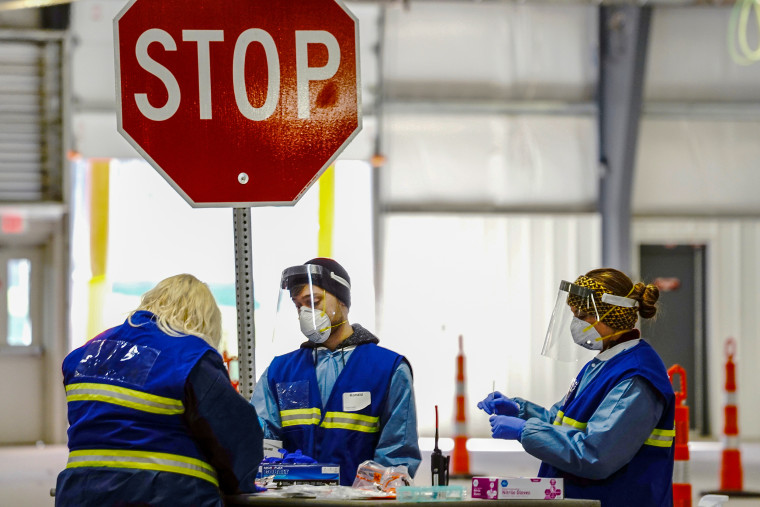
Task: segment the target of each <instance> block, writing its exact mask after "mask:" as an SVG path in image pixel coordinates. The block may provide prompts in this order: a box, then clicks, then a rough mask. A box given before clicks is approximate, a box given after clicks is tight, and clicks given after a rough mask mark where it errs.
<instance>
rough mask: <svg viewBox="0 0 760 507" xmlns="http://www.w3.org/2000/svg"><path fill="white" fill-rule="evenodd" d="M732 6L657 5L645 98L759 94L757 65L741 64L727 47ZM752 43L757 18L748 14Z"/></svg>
mask: <svg viewBox="0 0 760 507" xmlns="http://www.w3.org/2000/svg"><path fill="white" fill-rule="evenodd" d="M731 9H732V7H730V6H725V7H715V6H709V7H690V8H688V9H684V8H682V7H677V8H664V7H658V8H656V9H655V10H654V12H653V15H652V26H651V34H650V40H649V50H648V54H647V68H646V80H645V87H644V98H645V100H674V101H697V102H698V101H742V100H744V101H747V100H759V99H760V87H758V86H757V85H758V83H760V65H740V64H737V63H735V62H734V61H733V60H732V59H731V56H730V53H729V47H728V43H727V40H728V36H727V35H728V33H730V28H729V21H730V18H731ZM750 22H751V23H753V24H754V25H755V27H754V28H753V27H750V30H749V35H750V44H754V46H752V47H755V48H756V47H757V42H756V40H757V39H756V37H757V28H756V27H757V21H755V16H754V13H751V15H750Z"/></svg>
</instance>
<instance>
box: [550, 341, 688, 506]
mask: <svg viewBox="0 0 760 507" xmlns="http://www.w3.org/2000/svg"><path fill="white" fill-rule="evenodd" d="M589 364H591V363H588V364H586V366H584V367H583V369H582V370H581V372H580V373H579V374H578V377H577V378H576V381H575V382H574V384H573V385H574V386H577V385H578V383H580V381H581V379H582V378H583V375H584V373H585V372H586V369H587V368H588V366H589ZM634 376H638V377H642V378H644V379H646V380H647V381H648V382H649V383H650V384H651V385H652V386H653V387H654V389H655V390H656V391H657V392H658V393H659V394H660V396H662V398H663V399H664V400H665V409H664V410H663V413H662V416H661V417H660V420H659V421H658V422H657V425H656V426H655V429H654V430H653V431H652V434H651V435H650V436H649V438H648V439H647V440H646V441H645V442H644V445H642V446H641V449H640V450H639V451H638V452H637V453H636V454H635V455H634V457H633V459H631V461H630V462H629V463H628V464H626V465H624V466H623V467H622V468H621V469H620V470H618V471H616V472H615V473H613V474H612V475H611V476H609V477H607V478H606V479H601V480H592V479H586V478H583V477H577V476H575V475H572V474H569V473H566V472H563V471H562V470H560V469H558V468H555V467H554V466H552V465H549V464H548V463H545V462H544V463H541V468H540V469H539V472H538V475H539V477H562V478H564V487H565V497H566V498H586V499H592V500H593V499H598V500H601V502H602V506H603V507H604V506H608V507H611V506H615V507H618V506H631V507H633V506H636V507H640V506H647V507H672V505H673V488H672V483H673V452H674V448H673V440H674V438H675V426H674V415H675V395H674V394H673V387H672V386H671V384H670V380H669V379H668V374H667V371H666V369H665V365H664V364H663V363H662V359H660V356H658V355H657V352H655V351H654V349H653V348H652V347H651V346H650V345H649V344H648V343H646V342H644V341H641V342H640V343H639V344H638V345H636V346H634V347H632V348H630V349H628V350H625V351H623V352H621V353H619V354H617V355H616V356H614V357H612V358H611V359H609V360H608V361H607V364H605V365H604V368H602V370H601V371H600V372H599V374H598V376H597V377H595V378H594V380H593V381H591V382H590V383H589V384H588V385H587V386H586V387H584V389H583V391H582V392H581V393H580V394H577V391H576V390H575V389H573V390H572V391H571V392H570V393H568V395H567V397H566V399H565V402H564V404H563V405H562V408H561V409H560V411H559V412H558V413H557V416H556V418H555V420H554V424H555V425H565V426H570V427H573V428H576V429H579V430H581V431H583V430H584V429H585V428H586V424H587V423H588V421H589V419H590V418H591V416H592V415H593V414H594V412H595V411H596V409H597V408H598V407H599V405H600V404H601V403H602V400H603V399H604V397H605V396H606V395H607V394H608V393H609V392H610V391H611V390H612V389H613V388H614V387H615V386H616V385H617V384H619V383H620V382H621V381H623V380H625V379H628V378H631V377H634ZM576 394H577V395H576ZM608 452H614V451H613V450H610V451H608Z"/></svg>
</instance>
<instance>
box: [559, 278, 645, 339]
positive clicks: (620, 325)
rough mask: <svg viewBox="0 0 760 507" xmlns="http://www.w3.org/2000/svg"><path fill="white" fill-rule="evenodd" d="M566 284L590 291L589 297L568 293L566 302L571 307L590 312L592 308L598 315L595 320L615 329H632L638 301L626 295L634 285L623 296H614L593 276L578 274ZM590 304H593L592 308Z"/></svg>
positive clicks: (635, 318) (629, 293) (636, 316)
mask: <svg viewBox="0 0 760 507" xmlns="http://www.w3.org/2000/svg"><path fill="white" fill-rule="evenodd" d="M564 283H567V282H564ZM568 285H573V286H576V287H579V288H581V289H585V291H591V293H592V297H591V298H589V297H588V295H587V296H586V297H585V298H580V297H578V296H576V295H574V294H573V293H572V292H571V293H570V295H569V296H568V298H567V304H568V305H570V306H571V307H576V308H577V309H578V311H579V312H581V313H592V310H593V313H595V314H596V315H598V316H599V317H598V318H596V320H598V321H600V322H603V323H604V324H607V325H608V326H609V327H611V328H612V329H616V330H621V331H626V330H628V329H633V326H635V325H636V320H637V319H638V311H637V310H638V306H639V303H638V301H636V300H635V299H631V298H629V297H628V296H630V295H631V293H632V292H633V289H634V287H635V286H632V287H631V290H630V291H628V294H626V295H625V296H616V295H614V294H612V293H611V292H609V291H607V290H605V288H604V287H602V285H601V284H599V283H598V282H597V281H596V280H594V279H593V278H589V277H587V276H583V275H582V276H579V277H578V279H577V280H576V281H575V283H574V284H568ZM576 292H577V291H576ZM586 294H588V293H586ZM589 302H590V303H591V305H590V304H589ZM591 306H593V308H592V307H591ZM617 334H620V333H617Z"/></svg>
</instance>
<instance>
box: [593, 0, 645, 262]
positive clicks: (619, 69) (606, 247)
mask: <svg viewBox="0 0 760 507" xmlns="http://www.w3.org/2000/svg"><path fill="white" fill-rule="evenodd" d="M651 14H652V11H651V7H648V6H644V7H642V6H637V5H603V6H601V7H599V90H598V91H597V93H598V98H597V100H598V110H599V112H598V114H599V122H598V123H599V159H600V165H601V168H602V174H601V177H600V188H599V211H600V212H601V215H602V263H603V264H604V266H607V267H613V268H617V269H620V270H622V271H626V272H630V270H631V268H632V266H631V265H630V264H631V195H632V193H633V174H634V168H635V165H634V162H635V157H636V145H637V141H638V131H639V118H640V116H641V103H642V94H643V93H642V89H643V83H644V68H645V63H646V50H647V42H648V38H649V23H650V19H651Z"/></svg>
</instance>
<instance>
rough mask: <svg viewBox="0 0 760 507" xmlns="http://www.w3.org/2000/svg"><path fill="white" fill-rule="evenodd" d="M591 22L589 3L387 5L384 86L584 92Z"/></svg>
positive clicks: (427, 93) (576, 95)
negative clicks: (392, 6) (393, 6)
mask: <svg viewBox="0 0 760 507" xmlns="http://www.w3.org/2000/svg"><path fill="white" fill-rule="evenodd" d="M596 30H597V28H596V10H595V8H594V7H591V6H581V5H570V6H558V5H557V4H554V5H551V6H549V5H527V4H522V5H515V4H501V3H472V2H461V3H450V2H442V3H436V2H418V3H413V2H412V3H411V5H410V6H409V7H408V8H402V7H397V8H393V9H389V10H388V25H387V30H386V51H387V53H386V57H385V69H386V76H385V79H386V80H387V82H386V84H387V87H388V93H389V94H390V95H403V96H423V97H428V98H429V97H431V96H443V97H458V98H464V97H481V98H482V97H484V96H492V97H500V98H511V99H534V98H536V97H540V98H543V99H549V98H554V99H566V100H569V99H576V100H580V99H584V98H587V97H589V96H590V93H591V91H592V89H593V87H594V83H595V81H596V68H595V51H596V49H595V48H596Z"/></svg>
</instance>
